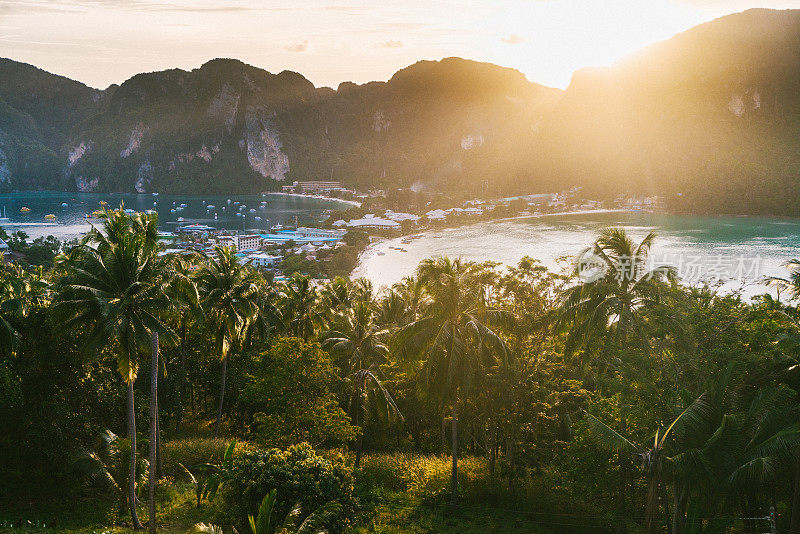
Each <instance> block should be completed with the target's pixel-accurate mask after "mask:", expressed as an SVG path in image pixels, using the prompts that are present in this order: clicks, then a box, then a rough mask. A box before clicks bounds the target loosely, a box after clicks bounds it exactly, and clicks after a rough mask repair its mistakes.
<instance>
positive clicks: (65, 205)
mask: <svg viewBox="0 0 800 534" xmlns="http://www.w3.org/2000/svg"><path fill="white" fill-rule="evenodd" d="M67 206H69V204H67V203H66V202H62V203H61V207H62V208H66V207H67Z"/></svg>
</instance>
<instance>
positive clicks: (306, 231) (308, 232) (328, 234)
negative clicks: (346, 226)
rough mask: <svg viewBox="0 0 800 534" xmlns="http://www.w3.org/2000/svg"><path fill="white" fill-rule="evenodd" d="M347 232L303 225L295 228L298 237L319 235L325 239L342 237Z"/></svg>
mask: <svg viewBox="0 0 800 534" xmlns="http://www.w3.org/2000/svg"><path fill="white" fill-rule="evenodd" d="M346 233H347V231H346V230H323V229H320V228H305V227H302V226H301V227H300V228H298V229H297V230H295V234H296V235H297V236H298V237H308V238H312V237H319V238H324V239H341V238H342V237H344V234H346Z"/></svg>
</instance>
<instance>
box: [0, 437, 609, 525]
mask: <svg viewBox="0 0 800 534" xmlns="http://www.w3.org/2000/svg"><path fill="white" fill-rule="evenodd" d="M228 443H229V441H228V440H224V439H210V438H202V439H201V438H195V439H192V438H180V439H175V440H172V441H166V442H165V443H164V449H163V454H164V471H165V477H164V478H163V479H161V480H160V481H159V484H158V487H157V503H158V505H157V518H158V519H157V521H158V530H159V532H162V533H167V534H173V533H174V534H179V533H180V534H183V533H184V532H186V530H187V529H188V528H190V527H191V526H192V525H193V524H195V523H198V522H210V521H212V519H213V517H214V516H215V515H216V513H217V512H218V509H217V507H219V506H220V505H221V501H222V499H221V498H219V497H218V498H217V499H215V501H213V502H210V503H209V502H205V501H204V502H203V503H202V504H201V506H200V507H199V508H197V507H196V503H195V485H194V484H193V483H192V482H191V479H190V477H189V476H188V474H187V473H186V471H185V470H184V469H183V468H182V467H181V465H183V466H186V467H187V468H189V469H191V468H192V467H194V466H196V465H198V464H201V463H205V462H208V461H216V460H219V459H220V458H221V457H222V453H223V451H224V449H225V447H226V445H227V444H228ZM246 447H249V445H248V444H246V443H240V444H238V445H237V450H241V449H244V448H246ZM362 461H363V463H362V467H361V469H359V470H358V471H357V473H356V493H357V495H358V498H359V500H360V501H361V504H362V510H363V512H362V514H361V516H360V517H358V518H356V525H357V526H356V527H355V528H354V529H353V530H352V532H353V534H367V533H385V534H394V533H397V534H399V533H404V534H405V533H409V534H422V533H434V532H435V533H440V532H441V533H460V534H468V533H487V532H488V533H516V532H520V533H522V532H525V533H533V534H549V533H554V532H601V531H605V529H604V528H602V527H604V526H605V523H604V521H603V520H602V516H603V515H604V514H603V513H602V511H600V510H595V509H592V508H591V507H587V506H585V505H584V506H576V504H575V502H576V499H575V498H574V497H573V496H570V495H564V494H562V493H560V491H562V490H560V489H559V487H560V486H559V485H558V484H556V483H553V482H551V481H550V480H551V477H550V476H549V475H546V474H545V475H542V476H540V477H536V478H532V477H527V478H524V479H522V480H520V481H519V482H518V484H517V486H516V488H517V489H516V491H514V492H510V491H509V490H508V482H507V479H505V478H500V477H499V476H496V477H495V478H494V479H492V478H490V477H489V473H488V469H487V465H486V460H485V459H483V458H475V457H465V458H462V459H460V460H459V480H458V484H459V494H460V502H459V506H458V508H456V509H455V510H454V509H452V508H451V507H450V506H449V504H448V503H449V498H450V491H449V490H450V459H449V458H443V457H438V456H422V455H411V454H402V453H391V454H368V455H365V456H364V458H363V459H362ZM62 493H63V492H58V491H53V492H51V494H50V495H49V496H48V497H47V498H44V499H41V500H40V501H38V502H14V503H1V502H0V531H2V532H6V531H7V532H12V531H13V532H31V533H40V532H41V533H44V532H64V533H67V534H90V533H91V534H101V533H103V534H123V533H128V532H131V530H130V528H129V526H128V525H129V521H130V520H129V519H128V517H127V515H125V514H119V513H118V511H117V505H116V501H115V499H114V497H113V496H112V495H109V496H107V497H106V498H98V497H96V496H95V497H91V498H90V497H84V498H79V499H70V500H64V499H63V498H61V497H62ZM145 495H146V493H145V494H143V495H142V498H143V500H145V499H146V497H145ZM572 514H575V515H572ZM139 516H140V519H142V521H143V522H144V521H145V520H146V519H147V510H146V503H143V504H142V506H140V508H139ZM587 518H594V519H587ZM12 525H13V526H12ZM226 532H227V531H226Z"/></svg>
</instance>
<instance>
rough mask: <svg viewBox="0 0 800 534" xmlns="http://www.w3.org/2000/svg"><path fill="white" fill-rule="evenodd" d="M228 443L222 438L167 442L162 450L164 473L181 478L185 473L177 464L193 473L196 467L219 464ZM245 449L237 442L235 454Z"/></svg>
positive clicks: (243, 444)
mask: <svg viewBox="0 0 800 534" xmlns="http://www.w3.org/2000/svg"><path fill="white" fill-rule="evenodd" d="M229 443H230V440H227V439H222V438H217V439H214V438H185V439H176V440H172V441H167V442H165V443H164V445H163V448H162V453H163V455H164V471H165V472H166V474H168V475H171V476H173V477H176V478H183V477H184V475H185V473H186V472H185V471H184V469H183V467H181V466H180V465H178V464H181V465H183V466H184V467H186V468H187V469H189V470H190V471H192V472H194V468H195V466H197V465H200V464H204V463H209V462H211V463H214V462H219V461H220V460H222V455H223V453H224V452H225V448H226V447H227V446H228V444H229ZM247 447H248V445H247V444H246V443H244V442H237V443H236V452H237V453H239V452H241V451H242V450H244V449H246V448H247Z"/></svg>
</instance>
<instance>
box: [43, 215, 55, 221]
mask: <svg viewBox="0 0 800 534" xmlns="http://www.w3.org/2000/svg"><path fill="white" fill-rule="evenodd" d="M44 218H45V219H47V220H48V221H52V220H53V219H55V218H56V216H55V215H53V214H52V213H48V214H47V215H45V216H44Z"/></svg>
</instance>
